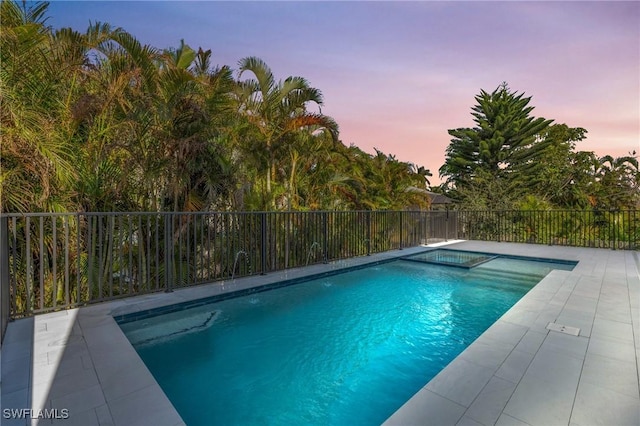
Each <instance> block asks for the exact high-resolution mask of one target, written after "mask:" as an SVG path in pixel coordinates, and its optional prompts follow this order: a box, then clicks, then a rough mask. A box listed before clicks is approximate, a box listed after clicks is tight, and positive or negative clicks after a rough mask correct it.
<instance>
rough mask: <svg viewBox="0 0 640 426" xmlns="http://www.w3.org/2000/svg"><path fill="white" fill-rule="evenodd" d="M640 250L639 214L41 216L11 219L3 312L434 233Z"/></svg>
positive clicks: (253, 270)
mask: <svg viewBox="0 0 640 426" xmlns="http://www.w3.org/2000/svg"><path fill="white" fill-rule="evenodd" d="M453 238H458V239H468V240H486V241H505V242H526V243H538V244H554V245H570V246H580V247H603V248H604V247H606V248H613V249H638V248H639V247H640V213H638V212H637V211H616V212H611V211H606V212H594V211H529V212H524V211H459V212H456V211H429V212H424V211H342V212H337V211H320V212H201V213H61V214H54V213H30V214H4V215H2V216H0V317H2V323H1V324H0V325H1V331H2V333H4V329H5V327H6V323H7V321H8V319H9V318H10V317H12V318H18V317H23V316H29V315H33V314H36V313H40V312H48V311H53V310H58V309H66V308H70V307H75V306H81V305H85V304H89V303H94V302H100V301H104V300H109V299H113V298H118V297H126V296H133V295H137V294H143V293H150V292H157V291H170V290H172V289H174V288H179V287H186V286H191V285H195V284H201V283H207V282H213V281H218V280H228V279H233V278H236V277H240V276H246V275H252V274H261V273H269V272H272V271H276V270H282V269H288V268H295V267H299V266H305V265H309V264H313V263H320V262H328V261H334V260H338V259H345V258H349V257H354V256H362V255H367V254H373V253H378V252H383V251H387V250H393V249H401V248H404V247H412V246H417V245H419V244H422V243H427V242H431V241H434V240H446V239H453Z"/></svg>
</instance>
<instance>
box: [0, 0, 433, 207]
mask: <svg viewBox="0 0 640 426" xmlns="http://www.w3.org/2000/svg"><path fill="white" fill-rule="evenodd" d="M47 7H48V4H47V3H44V2H42V3H19V2H16V1H7V0H3V1H2V2H1V16H0V18H1V21H2V27H1V28H0V30H1V33H0V43H1V44H0V54H1V55H2V56H1V57H0V59H1V61H2V65H3V66H2V68H1V70H0V72H1V73H2V74H1V84H2V86H1V89H2V99H1V100H2V109H1V113H0V120H1V123H0V124H1V126H2V129H3V143H2V157H1V158H0V191H1V192H0V197H1V200H2V206H1V209H2V211H4V212H28V211H36V212H37V211H87V212H89V211H206V210H220V211H224V210H273V209H277V210H289V209H294V210H297V209H301V210H308V209H317V208H326V209H345V208H352V207H354V206H359V207H362V208H367V209H380V208H390V207H395V208H398V207H402V208H405V207H410V206H421V207H425V202H424V200H422V202H420V201H421V200H416V198H420V197H414V196H407V194H408V192H407V191H409V189H408V188H410V187H413V186H416V187H418V188H420V189H425V188H426V184H428V182H425V181H424V179H423V178H422V177H421V176H428V175H429V172H428V170H424V169H423V168H422V169H420V168H419V167H414V166H412V165H411V164H409V163H403V162H400V161H397V160H396V159H395V158H393V157H392V156H389V157H388V158H387V157H386V156H385V158H378V155H381V154H380V153H378V155H375V156H372V155H369V154H366V153H363V152H361V151H360V152H358V151H359V150H355V149H351V148H348V147H346V146H345V145H344V144H343V143H342V142H341V141H340V140H339V134H338V124H337V123H336V122H335V121H334V120H333V119H332V118H331V117H329V116H327V115H324V114H322V112H321V110H320V107H321V105H322V103H323V98H322V93H321V91H320V90H318V89H316V88H314V87H312V86H311V84H310V83H309V82H308V81H307V80H306V79H304V78H303V77H287V78H285V79H284V80H277V79H276V77H275V76H274V75H273V73H272V72H271V69H270V68H269V67H268V65H267V64H266V63H265V62H264V61H262V60H261V59H259V58H256V57H248V58H245V59H243V60H241V61H240V63H239V64H238V70H237V72H234V70H232V69H231V68H230V67H229V66H214V65H213V60H212V56H211V50H205V49H203V48H198V49H194V48H192V47H191V46H189V45H188V44H187V43H185V41H184V40H181V41H180V43H179V45H178V46H177V47H175V48H170V49H165V50H160V49H157V48H155V47H153V46H149V45H143V44H142V43H140V42H139V41H138V40H137V39H136V38H135V37H134V36H133V35H131V34H129V33H127V32H126V31H125V30H123V29H121V28H113V27H112V26H110V25H109V24H106V23H99V22H96V23H92V24H91V25H89V27H88V28H87V30H86V31H85V32H83V33H82V32H77V31H73V30H71V29H68V28H63V29H59V30H54V29H52V28H50V27H48V26H46V19H47V18H46V13H47ZM354 163H357V166H356V167H354V166H353V165H354ZM390 174H395V175H393V176H392V175H390ZM364 179H371V180H372V181H375V182H376V184H375V185H373V184H372V185H368V184H367V185H364V184H363V182H364ZM367 191H373V192H372V193H367Z"/></svg>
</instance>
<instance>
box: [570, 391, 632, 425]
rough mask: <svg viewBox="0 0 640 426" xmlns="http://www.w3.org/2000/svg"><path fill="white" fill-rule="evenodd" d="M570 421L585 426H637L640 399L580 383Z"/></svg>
mask: <svg viewBox="0 0 640 426" xmlns="http://www.w3.org/2000/svg"><path fill="white" fill-rule="evenodd" d="M571 421H572V422H574V423H576V424H579V425H585V426H586V425H616V426H637V425H639V424H640V399H639V397H638V396H636V397H635V398H634V397H630V396H627V395H623V394H620V393H618V392H614V391H612V390H609V389H605V388H603V387H600V386H596V385H593V384H590V383H585V382H581V383H580V386H579V388H578V393H577V394H576V402H575V407H574V409H573V413H572V415H571Z"/></svg>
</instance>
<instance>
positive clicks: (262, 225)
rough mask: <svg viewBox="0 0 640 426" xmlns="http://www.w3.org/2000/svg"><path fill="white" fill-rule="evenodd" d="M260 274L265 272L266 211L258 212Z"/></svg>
mask: <svg viewBox="0 0 640 426" xmlns="http://www.w3.org/2000/svg"><path fill="white" fill-rule="evenodd" d="M260 263H261V264H262V268H261V271H260V275H266V273H267V212H261V213H260Z"/></svg>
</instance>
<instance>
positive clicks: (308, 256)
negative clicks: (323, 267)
mask: <svg viewBox="0 0 640 426" xmlns="http://www.w3.org/2000/svg"><path fill="white" fill-rule="evenodd" d="M316 247H318V248H319V249H320V251H321V252H322V254H323V257H324V251H323V250H322V246H321V245H320V243H319V242H317V241H314V242H313V244H311V247H309V252H308V253H307V263H306V264H305V266H309V261H310V260H311V252H313V249H314V248H316ZM324 263H326V261H325V262H324Z"/></svg>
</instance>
